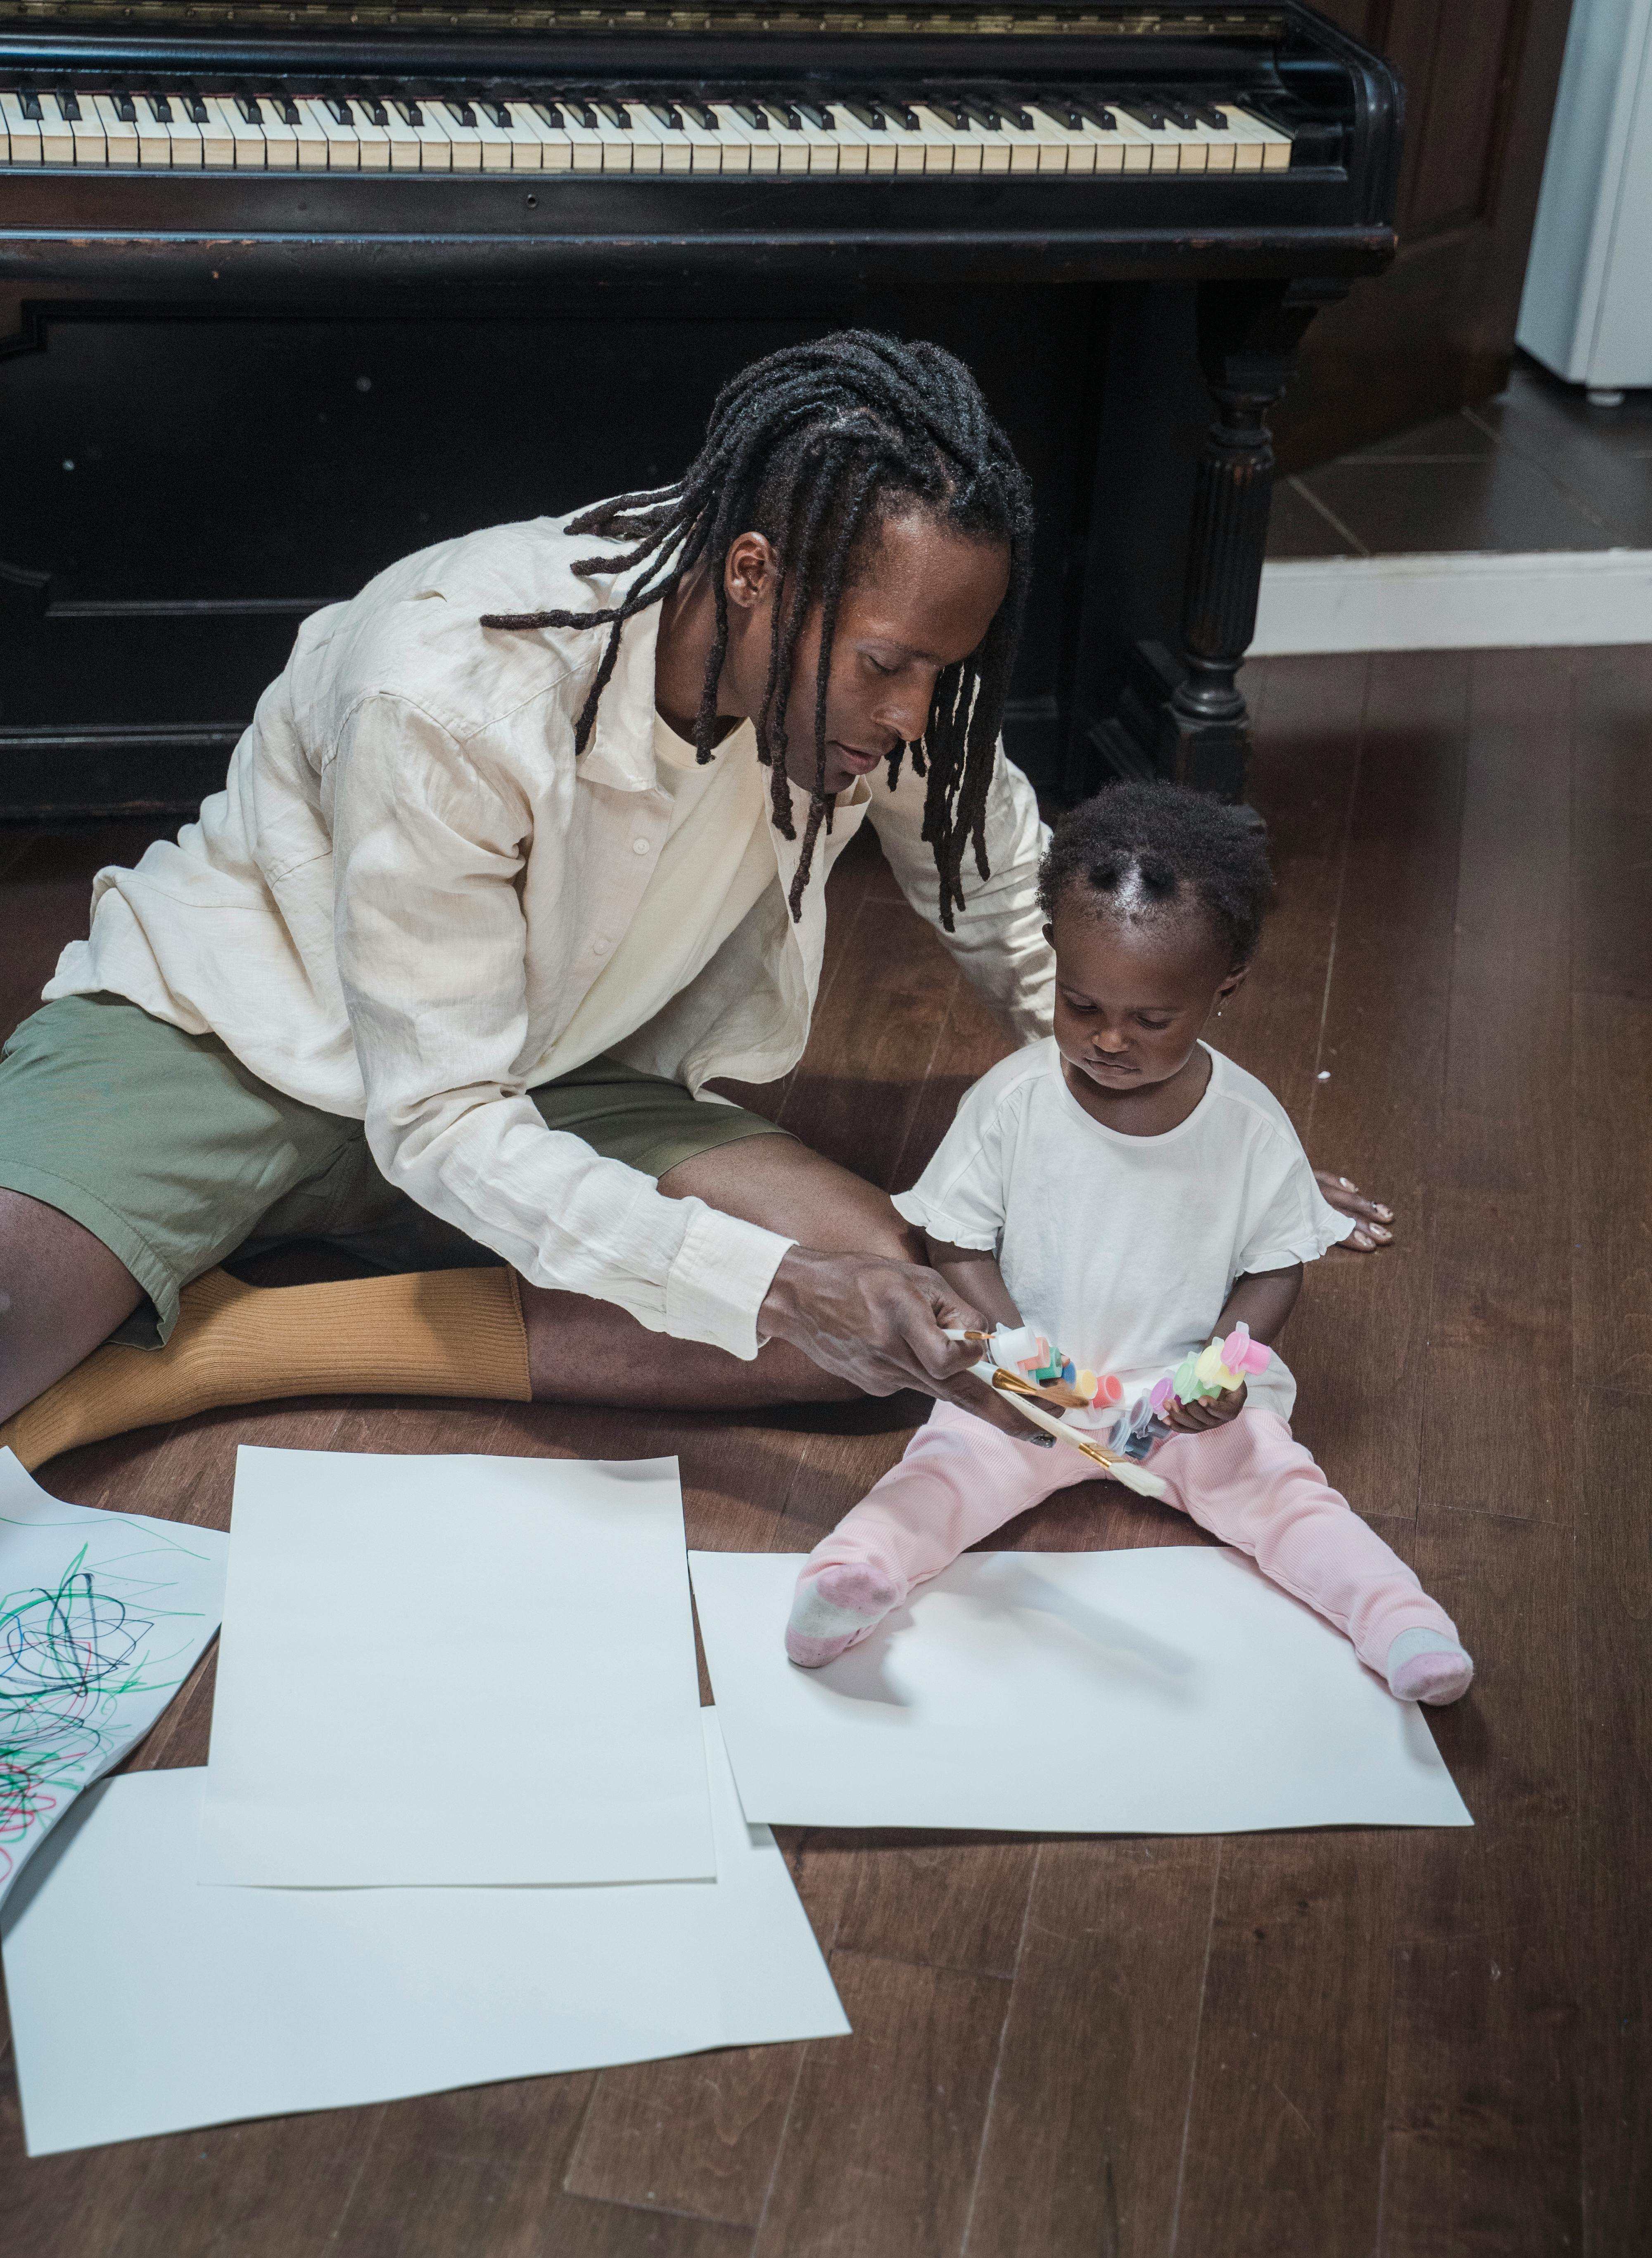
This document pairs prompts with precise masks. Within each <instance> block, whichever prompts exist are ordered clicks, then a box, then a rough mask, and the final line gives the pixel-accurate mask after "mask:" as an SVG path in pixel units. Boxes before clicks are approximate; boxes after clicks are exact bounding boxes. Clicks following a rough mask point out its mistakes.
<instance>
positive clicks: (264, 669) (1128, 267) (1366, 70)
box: [0, 0, 1401, 820]
mask: <svg viewBox="0 0 1652 2258" xmlns="http://www.w3.org/2000/svg"><path fill="white" fill-rule="evenodd" d="M1400 109H1401V96H1400V88H1399V86H1398V84H1397V82H1396V81H1395V79H1394V76H1393V73H1392V71H1391V70H1390V69H1389V68H1388V67H1387V66H1386V64H1384V63H1383V62H1382V61H1380V60H1379V59H1378V58H1376V57H1375V56H1373V55H1372V54H1370V53H1366V52H1365V50H1363V49H1362V48H1361V47H1359V46H1358V45H1357V44H1356V43H1355V42H1354V41H1353V40H1351V39H1349V38H1348V37H1347V36H1346V35H1344V33H1343V32H1341V31H1340V30H1338V29H1337V28H1336V26H1335V25H1332V24H1331V23H1329V21H1328V20H1327V19H1326V18H1323V17H1322V16H1319V15H1317V14H1315V12H1314V11H1312V10H1311V9H1309V8H1308V7H1306V6H1304V5H1302V4H1301V0H1228V4H1225V5H1213V6H1209V7H1181V6H1168V7H1164V8H1158V9H1152V8H1145V7H1135V6H1114V5H1108V4H1073V5H1069V4H1065V0H1055V4H1047V0H1033V4H1027V5H1022V4H1007V5H1001V6H996V7H993V8H990V9H984V8H968V7H962V6H960V7H943V8H939V9H935V10H929V9H925V8H924V7H922V6H918V5H914V6H912V7H910V8H902V7H892V6H882V5H876V4H863V5H855V4H853V0H851V4H849V5H847V6H846V7H843V8H841V9H815V8H809V7H789V6H783V7H776V8H774V9H766V8H763V7H761V6H751V5H747V4H742V0H706V4H703V5H701V6H698V7H693V8H669V7H661V6H655V5H649V4H644V5H641V6H637V7H623V6H603V5H598V6H588V7H587V6H568V7H561V6H544V5H539V4H534V0H529V4H524V5H521V6H509V5H502V4H490V0H445V4H442V5H434V4H422V0H409V4H405V5H404V4H392V5H383V4H377V0H287V4H283V0H0V428H3V429H4V433H5V438H4V450H3V451H0V819H10V820H18V819H31V818H38V817H41V816H63V815H71V814H77V813H86V814H89V813H112V812H133V813H139V812H141V813H161V812H170V811H173V810H180V811H183V810H188V809H189V808H192V807H193V806H194V805H195V802H196V801H197V800H198V799H199V798H200V796H201V795H202V792H207V791H210V790H212V789H213V788H215V786H216V784H217V783H218V782H219V781H220V780H221V778H222V775H223V767H224V763H225V762H226V760H227V758H228V755H229V752H230V749H231V748H232V746H233V744H234V742H235V740H236V738H237V736H238V734H239V732H240V730H241V728H243V726H244V725H245V721H246V720H247V717H248V716H249V714H251V712H252V704H253V701H254V699H256V697H257V695H258V693H259V690H260V689H261V687H262V686H263V685H264V684H265V682H266V681H267V680H268V679H269V678H271V677H272V676H273V675H274V674H275V673H277V672H278V671H280V667H281V665H282V664H283V662H284V659H285V656H286V652H287V647H288V645H289V643H290V641H291V637H292V635H293V632H294V627H295V625H296V622H297V621H298V620H299V619H300V618H301V617H302V615H303V614H305V613H306V612H308V611H310V610H312V609H314V608H316V607H318V606H320V605H322V604H323V603H328V602H331V601H333V600H337V598H339V597H342V596H345V595H348V594H350V593H351V592H352V591H353V590H354V589H355V588H357V587H358V586H360V585H361V583H362V582H363V581H364V580H365V579H367V578H368V577H369V576H370V575H371V574H372V572H376V571H377V570H379V567H380V566H382V565H383V564H386V563H388V562H389V561H390V560H391V559H392V558H393V557H396V556H398V555H401V554H402V553H405V552H406V551H408V550H413V549H416V548H420V547H422V546H424V545H426V544H427V543H429V542H432V541H435V540H437V539H439V538H443V537H445V536H449V535H450V534H453V533H455V532H457V531H460V530H463V529H466V528H469V527H471V526H475V525H480V524H486V523H488V522H493V521H497V520H500V519H506V518H517V517H528V516H533V515H539V514H541V513H542V512H550V513H557V512H562V511H565V510H568V509H571V508H574V507H576V506H578V505H579V504H581V503H585V502H588V501H592V499H594V498H596V497H598V496H599V495H601V494H604V493H612V492H614V491H616V490H618V489H620V488H624V487H632V486H641V485H647V484H650V483H659V482H662V481H663V480H664V479H669V478H670V477H671V476H672V475H673V474H674V473H675V472H677V470H678V469H679V468H680V467H681V466H682V465H684V463H685V462H686V461H687V459H688V458H690V456H691V454H692V453H693V451H694V450H695V448H696V446H697V444H698V437H699V434H700V430H701V429H702V427H703V422H704V418H705V410H706V408H707V407H708V406H709V404H710V401H711V399H712V396H713V394H714V392H715V390H716V388H717V386H718V385H719V384H720V382H721V380H723V379H724V378H725V377H726V376H727V374H729V373H731V372H732V371H733V370H734V368H736V367H738V366H741V364H742V363H743V362H745V361H747V360H748V359H751V358H753V357H754V356H755V355H756V354H757V353H760V352H763V351H769V350H771V349H773V348H774V347H775V346H776V345H778V344H783V343H785V342H788V341H790V340H791V339H794V338H798V337H805V336H807V335H810V334H815V333H819V331H821V330H826V329H829V328H836V327H839V326H841V325H844V324H847V323H856V324H861V325H865V326H871V327H876V328H881V329H885V330H891V331H895V332H898V333H900V334H904V335H907V336H920V335H921V336H925V337H934V338H936V339H938V340H939V341H940V342H941V343H943V344H947V345H949V346H951V347H952V348H953V350H954V351H957V352H959V353H960V354H961V355H962V356H963V358H964V359H967V360H968V362H969V363H970V364H971V365H972V366H974V368H975V371H976V373H978V375H979V376H980V378H981V380H982V384H983V386H984V387H985V390H986V392H987V394H988V396H989V401H991V404H992V406H993V408H994V409H995V411H996V413H997V415H999V417H1000V419H1001V420H1002V421H1003V423H1004V424H1005V425H1006V427H1007V428H1008V430H1009V431H1010V435H1011V437H1012V438H1013V439H1014V441H1015V443H1016V444H1017V448H1018V450H1019V451H1020V452H1021V455H1022V458H1023V460H1024V461H1025V463H1026V465H1027V466H1028V468H1029V470H1030V472H1031V473H1032V478H1033V481H1034V486H1035V490H1036V495H1037V501H1038V508H1039V534H1038V543H1037V551H1036V558H1035V577H1034V586H1033V593H1032V602H1031V605H1030V607H1029V617H1028V624H1027V630H1026V636H1025V645H1024V649H1023V651H1022V655H1021V659H1020V664H1019V668H1018V671H1017V679H1016V682H1015V685H1014V694H1013V699H1012V703H1011V708H1010V715H1009V719H1008V721H1007V724H1006V727H1007V732H1008V735H1009V737H1010V744H1011V749H1012V750H1013V751H1014V752H1015V754H1016V755H1017V757H1018V758H1019V759H1020V760H1021V761H1022V763H1023V764H1024V765H1025V767H1026V768H1027V769H1028V770H1029V772H1030V773H1031V774H1032V776H1033V778H1034V779H1035V781H1036V782H1037V783H1038V784H1039V786H1040V788H1041V789H1042V790H1043V791H1044V792H1046V794H1047V795H1049V796H1050V797H1051V798H1052V799H1056V800H1059V799H1062V798H1065V797H1070V796H1072V795H1074V794H1075V793H1077V792H1081V791H1082V790H1085V789H1087V788H1089V787H1090V786H1092V785H1094V783H1095V781H1096V780H1098V779H1099V778H1100V777H1102V776H1103V775H1104V774H1105V773H1107V772H1109V771H1110V770H1112V771H1118V772H1123V773H1127V774H1145V773H1154V772H1157V773H1166V774H1173V775H1177V776H1180V777H1182V778H1186V779H1188V781H1191V782H1194V783H1195V784H1198V785H1201V786H1203V787H1205V788H1207V789H1210V790H1213V791H1216V792H1222V793H1223V794H1225V795H1227V796H1229V797H1237V795H1238V794H1239V793H1240V792H1242V791H1243V788H1244V759H1245V727H1246V724H1245V711H1244V701H1243V699H1242V697H1241V694H1240V692H1239V690H1238V688H1237V682H1236V676H1237V670H1238V667H1239V664H1240V661H1241V659H1242V657H1243V655H1244V649H1245V646H1246V644H1247V643H1248V641H1249V639H1250V636H1251V632H1252V628H1253V626H1254V615H1255V603H1256V593H1257V585H1258V577H1259V573H1260V570H1261V559H1262V550H1263V545H1264V542H1265V539H1266V524H1267V510H1268V494H1269V485H1270V479H1271V472H1272V454H1271V450H1270V444H1269V438H1268V430H1267V422H1266V417H1267V412H1268V409H1269V408H1270V406H1271V405H1272V403H1273V401H1275V400H1276V399H1277V398H1278V397H1279V395H1280V392H1281V391H1282V389H1283V388H1284V387H1285V385H1286V384H1287V381H1288V380H1289V376H1290V373H1291V367H1292V357H1293V354H1294V349H1295V347H1296V344H1297V343H1298V342H1299V340H1300V338H1301V334H1302V332H1303V330H1304V329H1305V327H1306V325H1307V323H1308V321H1309V320H1310V319H1311V318H1312V316H1313V315H1314V313H1315V309H1317V308H1319V307H1321V306H1322V305H1324V304H1326V303H1327V302H1330V301H1332V300H1334V299H1336V297H1338V296H1340V295H1342V294H1344V292H1345V291H1346V290H1347V289H1348V288H1350V286H1351V283H1352V282H1353V281H1354V280H1355V279H1356V278H1358V276H1361V275H1366V274H1372V273H1377V272H1379V271H1380V270H1381V268H1382V267H1383V266H1385V264H1386V262H1387V261H1388V260H1389V259H1391V258H1392V256H1393V249H1394V238H1393V207H1394V184H1395V168H1396V163H1397V158H1398V144H1399V133H1400Z"/></svg>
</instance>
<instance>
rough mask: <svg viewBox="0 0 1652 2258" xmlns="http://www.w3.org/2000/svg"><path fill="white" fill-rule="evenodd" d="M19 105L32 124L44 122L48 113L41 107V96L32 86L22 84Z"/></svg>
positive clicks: (19, 91) (19, 89)
mask: <svg viewBox="0 0 1652 2258" xmlns="http://www.w3.org/2000/svg"><path fill="white" fill-rule="evenodd" d="M18 108H19V109H20V110H22V112H23V114H24V116H25V117H26V118H28V119H29V120H30V122H31V123H32V124H35V125H39V124H41V123H42V121H43V119H44V117H45V115H46V113H45V111H44V110H42V109H41V108H40V97H39V95H38V94H37V93H36V92H35V90H34V89H33V88H32V86H20V87H19V88H18Z"/></svg>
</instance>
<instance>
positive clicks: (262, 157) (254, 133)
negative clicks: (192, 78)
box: [208, 94, 266, 173]
mask: <svg viewBox="0 0 1652 2258" xmlns="http://www.w3.org/2000/svg"><path fill="white" fill-rule="evenodd" d="M208 100H209V103H210V104H211V106H212V107H213V108H214V109H215V110H216V111H217V114H218V116H219V117H221V118H222V119H223V123H224V124H225V125H226V126H227V127H228V128H229V131H230V139H231V141H232V143H233V145H234V148H235V168H236V170H237V172H238V173H261V172H263V170H264V169H265V164H266V152H265V146H264V128H263V126H262V125H261V124H259V125H255V124H253V123H252V120H251V119H250V118H247V117H243V116H242V114H241V105H240V103H238V102H237V101H236V99H235V97H234V96H233V95H228V94H219V95H209V96H208Z"/></svg>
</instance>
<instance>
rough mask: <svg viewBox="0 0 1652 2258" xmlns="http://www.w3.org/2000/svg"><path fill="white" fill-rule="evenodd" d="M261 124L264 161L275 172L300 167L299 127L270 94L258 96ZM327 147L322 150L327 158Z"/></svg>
mask: <svg viewBox="0 0 1652 2258" xmlns="http://www.w3.org/2000/svg"><path fill="white" fill-rule="evenodd" d="M257 99H258V106H259V128H260V130H261V131H262V132H263V135H264V161H265V163H266V165H267V166H268V167H269V168H270V170H271V172H273V173H291V172H295V171H296V170H297V169H298V128H297V127H296V126H294V125H289V124H287V119H286V118H285V117H284V116H283V115H282V105H281V104H280V103H279V102H277V101H275V100H273V98H272V97H271V96H269V95H267V94H265V95H259V96H258V97H257ZM326 154H327V153H326V151H325V149H323V152H322V157H323V162H325V160H326Z"/></svg>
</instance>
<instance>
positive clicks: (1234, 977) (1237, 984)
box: [1216, 957, 1251, 1004]
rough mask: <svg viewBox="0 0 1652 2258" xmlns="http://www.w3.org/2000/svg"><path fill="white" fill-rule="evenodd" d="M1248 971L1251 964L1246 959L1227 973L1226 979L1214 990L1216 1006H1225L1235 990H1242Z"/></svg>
mask: <svg viewBox="0 0 1652 2258" xmlns="http://www.w3.org/2000/svg"><path fill="white" fill-rule="evenodd" d="M1250 969H1251V964H1250V960H1249V958H1248V957H1247V958H1246V960H1245V962H1244V963H1243V964H1236V965H1235V966H1234V968H1233V969H1232V971H1231V972H1230V973H1229V975H1228V976H1227V978H1226V979H1225V980H1224V981H1223V983H1222V985H1221V986H1220V987H1219V988H1218V989H1217V990H1216V1001H1217V1003H1218V1004H1225V1003H1226V1002H1227V1000H1228V998H1229V997H1230V996H1231V995H1232V993H1233V992H1234V991H1235V989H1236V988H1242V987H1243V986H1244V977H1245V975H1246V973H1248V972H1249V970H1250Z"/></svg>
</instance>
